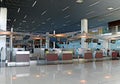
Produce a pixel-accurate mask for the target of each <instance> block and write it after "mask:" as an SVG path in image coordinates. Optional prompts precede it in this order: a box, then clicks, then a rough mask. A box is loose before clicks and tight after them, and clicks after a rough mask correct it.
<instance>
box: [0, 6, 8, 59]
mask: <svg viewBox="0 0 120 84" xmlns="http://www.w3.org/2000/svg"><path fill="white" fill-rule="evenodd" d="M6 25H7V8H0V31H6ZM1 48H2V52H1V59H2V60H5V58H6V35H3V36H0V49H1Z"/></svg>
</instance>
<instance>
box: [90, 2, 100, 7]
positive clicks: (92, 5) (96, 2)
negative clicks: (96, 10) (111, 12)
mask: <svg viewBox="0 0 120 84" xmlns="http://www.w3.org/2000/svg"><path fill="white" fill-rule="evenodd" d="M99 3H100V1H97V2H95V3H93V4H91V5H89V6H88V7H91V6H95V5H97V4H99Z"/></svg>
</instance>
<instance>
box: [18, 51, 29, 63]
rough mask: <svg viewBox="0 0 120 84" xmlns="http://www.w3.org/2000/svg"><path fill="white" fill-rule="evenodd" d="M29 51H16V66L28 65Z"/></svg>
mask: <svg viewBox="0 0 120 84" xmlns="http://www.w3.org/2000/svg"><path fill="white" fill-rule="evenodd" d="M29 56H30V52H29V51H16V65H30V57H29Z"/></svg>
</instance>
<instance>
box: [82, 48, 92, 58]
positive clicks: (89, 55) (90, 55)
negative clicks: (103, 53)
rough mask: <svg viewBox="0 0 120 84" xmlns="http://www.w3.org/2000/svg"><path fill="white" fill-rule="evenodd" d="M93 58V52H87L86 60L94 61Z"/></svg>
mask: <svg viewBox="0 0 120 84" xmlns="http://www.w3.org/2000/svg"><path fill="white" fill-rule="evenodd" d="M92 58H93V56H92V52H91V51H88V50H87V51H85V53H84V59H92Z"/></svg>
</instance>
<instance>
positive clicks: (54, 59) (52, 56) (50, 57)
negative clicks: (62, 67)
mask: <svg viewBox="0 0 120 84" xmlns="http://www.w3.org/2000/svg"><path fill="white" fill-rule="evenodd" d="M45 60H46V64H56V63H58V54H57V53H55V52H49V53H46V54H45Z"/></svg>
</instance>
